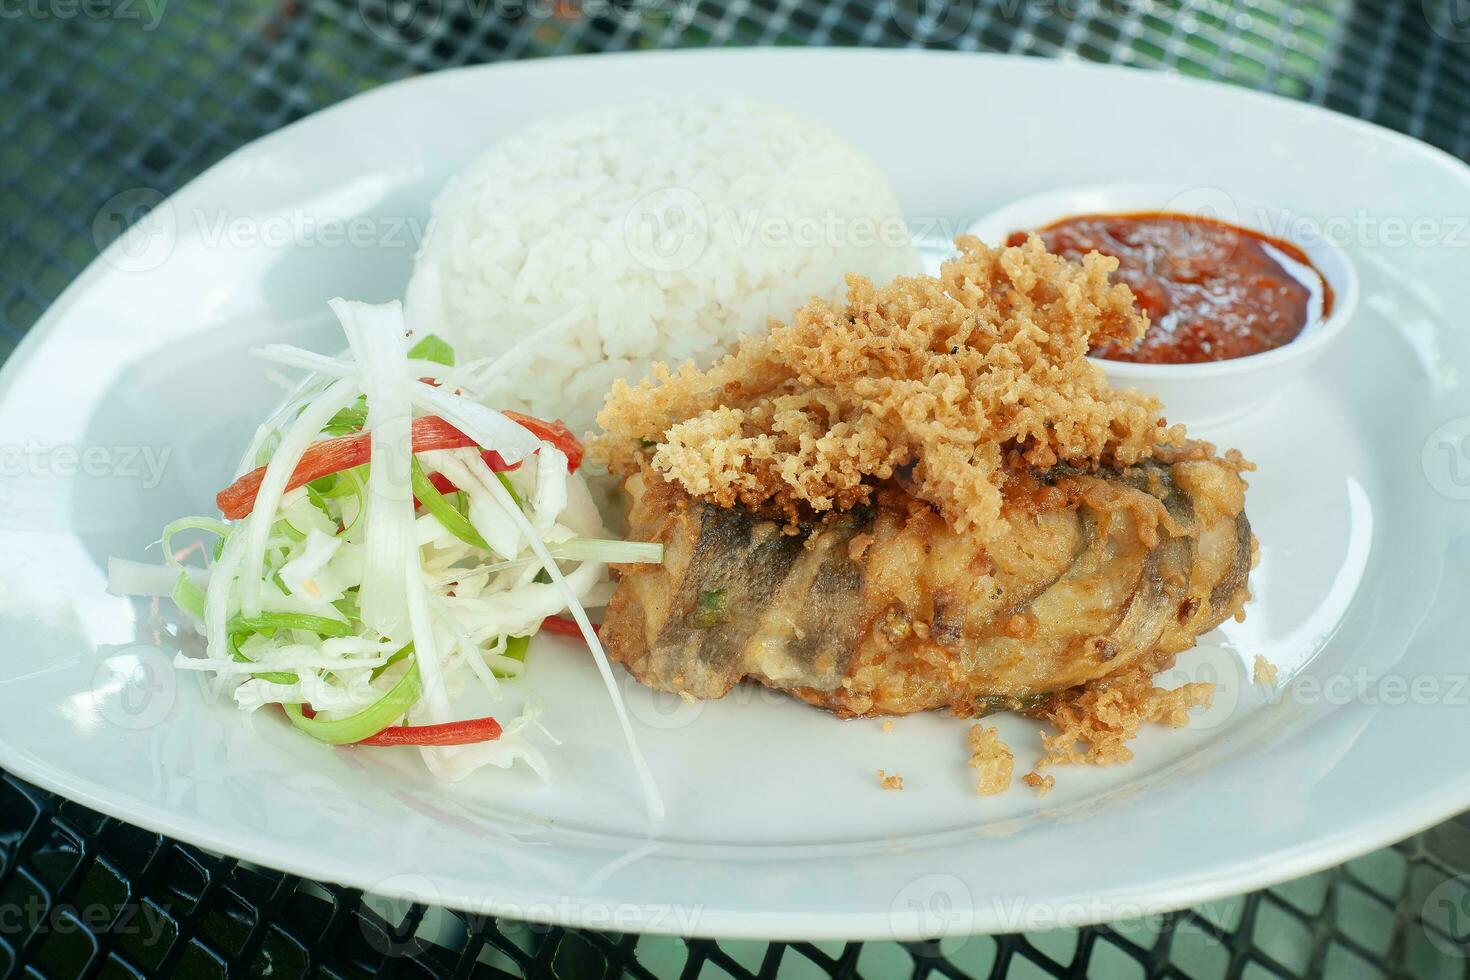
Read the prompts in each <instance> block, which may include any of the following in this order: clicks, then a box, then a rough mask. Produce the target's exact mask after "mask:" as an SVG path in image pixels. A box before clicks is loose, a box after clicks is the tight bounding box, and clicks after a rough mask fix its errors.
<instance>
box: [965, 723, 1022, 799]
mask: <svg viewBox="0 0 1470 980" xmlns="http://www.w3.org/2000/svg"><path fill="white" fill-rule="evenodd" d="M965 739H966V741H968V742H969V743H970V768H971V769H979V770H980V778H979V780H978V781H977V782H976V783H975V792H977V793H979V794H980V795H981V796H994V795H995V794H997V793H1004V792H1005V791H1006V790H1008V789H1010V788H1011V771H1012V769H1013V767H1014V766H1015V763H1016V757H1015V755H1014V754H1013V753H1012V752H1011V749H1010V746H1008V745H1006V743H1004V742H1002V741H1001V740H1000V729H998V728H986V727H985V726H984V725H971V726H970V730H969V731H968V732H966V733H965Z"/></svg>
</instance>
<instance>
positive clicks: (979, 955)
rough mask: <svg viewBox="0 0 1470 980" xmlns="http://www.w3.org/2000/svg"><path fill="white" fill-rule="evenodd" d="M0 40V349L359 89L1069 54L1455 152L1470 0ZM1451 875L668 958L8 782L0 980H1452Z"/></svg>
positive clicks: (1453, 857) (1458, 864)
mask: <svg viewBox="0 0 1470 980" xmlns="http://www.w3.org/2000/svg"><path fill="white" fill-rule="evenodd" d="M0 39H3V41H0V218H3V224H0V229H3V230H0V328H3V333H4V343H5V344H6V345H7V347H6V350H7V351H8V348H9V345H13V344H14V343H15V341H16V340H18V339H19V337H20V336H21V335H22V334H23V333H24V332H25V330H26V329H27V328H28V327H30V326H31V324H33V323H34V322H35V320H36V319H37V317H39V316H40V314H41V312H42V311H43V310H44V309H45V307H46V305H47V304H48V303H49V302H50V301H51V300H52V299H54V298H55V297H56V295H57V294H58V293H59V292H60V291H61V290H62V288H63V287H65V285H66V284H67V283H68V282H69V281H70V280H71V279H72V278H73V277H74V276H75V275H76V274H77V273H78V272H79V271H81V269H82V267H83V266H85V265H86V263H87V262H88V261H89V260H90V259H91V258H92V257H93V256H94V255H95V254H96V253H97V251H98V249H99V248H100V247H101V246H103V245H105V244H106V243H107V241H108V240H109V238H110V237H111V236H112V235H114V234H116V233H117V232H118V231H119V230H120V228H121V227H123V226H125V223H126V222H128V221H130V220H133V219H135V218H136V217H138V215H136V214H130V213H127V208H129V207H132V204H130V203H129V202H137V201H146V200H156V197H155V196H154V195H155V194H157V193H163V194H167V193H168V192H170V191H172V190H174V189H176V188H177V187H179V186H180V185H181V184H183V183H184V182H185V181H187V180H188V179H189V178H191V177H193V176H194V175H195V174H197V173H199V171H201V170H202V169H204V168H205V167H207V166H208V165H209V164H211V163H213V162H214V161H215V160H217V159H219V158H220V157H221V156H223V155H224V154H225V153H227V152H229V151H230V150H232V149H234V148H235V147H237V146H239V145H241V144H243V143H245V142H247V141H249V140H251V139H254V138H256V137H258V136H260V135H262V134H264V133H268V132H270V131H271V130H273V129H276V128H278V127H280V126H281V125H283V124H285V123H287V122H290V121H292V120H294V119H297V118H300V117H301V116H303V115H305V114H307V113H309V112H311V111H313V110H315V109H319V108H321V107H323V106H326V105H329V104H331V103H333V102H335V101H337V100H339V99H341V98H343V97H345V96H347V95H350V94H352V93H354V92H357V91H361V90H363V89H367V88H370V87H372V86H374V85H377V84H380V83H382V82H385V81H389V80H392V79H396V78H402V77H404V76H407V75H411V74H415V73H419V72H425V71H431V70H434V69H437V68H443V67H447V66H452V65H461V64H469V63H475V62H482V61H494V60H501V59H507V58H528V57H538V56H543V55H552V54H583V53H590V52H596V51H610V50H628V49H640V48H659V47H691V46H705V45H721V44H744V45H748V44H783V45H802V44H807V45H822V44H833V45H886V46H901V45H908V46H912V45H920V44H922V45H930V46H937V47H952V48H960V49H965V50H986V51H1009V52H1014V53H1020V54H1030V55H1044V56H1056V57H1069V58H1086V59H1089V60H1095V61H1111V62H1121V63H1125V64H1132V65H1138V66H1142V67H1150V68H1159V69H1164V70H1169V71H1176V72H1180V73H1184V74H1190V75H1199V76H1204V77H1210V78H1217V79H1224V80H1226V81H1229V82H1233V83H1236V84H1240V85H1245V86H1250V87H1253V88H1259V89H1264V90H1267V91H1272V92H1277V93H1280V94H1283V95H1287V96H1290V97H1293V98H1299V99H1304V100H1307V101H1310V102H1315V103H1318V104H1321V105H1326V106H1328V107H1330V108H1333V109H1337V110H1340V111H1343V112H1347V113H1351V114H1354V115H1358V116H1361V117H1363V118H1367V119H1371V120H1374V121H1376V122H1380V123H1383V124H1384V125H1387V126H1391V127H1393V128H1396V129H1400V130H1403V131H1406V132H1409V133H1412V134H1413V135H1415V136H1418V137H1420V138H1421V139H1425V140H1427V141H1429V142H1431V143H1434V144H1437V145H1439V146H1441V147H1444V148H1445V149H1447V150H1449V151H1450V152H1452V153H1454V154H1456V155H1458V156H1460V157H1462V158H1467V157H1470V4H1467V3H1466V2H1465V0H1402V2H1395V0H1356V2H1354V0H1312V2H1310V3H1305V4H1289V3H1284V2H1281V0H953V2H949V3H943V2H940V0H828V2H826V3H822V2H815V0H724V2H704V0H463V2H456V0H416V2H400V0H360V2H358V3H356V4H354V3H352V2H350V0H276V2H269V0H252V2H238V3H227V2H226V3H221V4H220V5H217V6H216V5H211V4H206V3H198V2H187V0H0ZM130 191H133V192H136V193H133V194H129V193H127V192H130ZM119 209H121V212H119ZM1462 871H1470V822H1461V821H1452V822H1451V823H1448V824H1446V825H1444V826H1442V827H1439V828H1436V829H1435V830H1433V831H1430V832H1428V833H1426V834H1423V835H1420V836H1419V837H1417V838H1414V839H1411V840H1409V841H1406V842H1404V843H1402V844H1399V845H1397V846H1395V847H1391V848H1387V849H1385V850H1382V851H1379V852H1377V853H1375V854H1371V855H1368V856H1366V857H1364V858H1361V859H1359V860H1356V861H1353V862H1350V863H1349V864H1347V865H1344V866H1343V867H1340V868H1336V869H1334V870H1332V871H1328V872H1324V873H1322V874H1318V875H1313V876H1311V877H1308V878H1304V879H1301V880H1298V881H1295V882H1291V883H1289V884H1286V885H1282V886H1280V887H1277V888H1272V889H1269V890H1267V891H1264V892H1259V893H1256V894H1252V895H1247V896H1242V897H1239V898H1235V899H1231V900H1228V901H1222V902H1218V903H1214V904H1212V905H1209V906H1205V907H1202V908H1199V909H1194V910H1190V911H1186V912H1181V913H1178V914H1175V915H1169V916H1156V917H1150V918H1145V919H1138V920H1129V921H1121V922H1115V923H1113V924H1111V925H1109V926H1106V927H1099V928H1094V929H1085V930H1069V929H1061V930H1052V931H1048V932H1042V933H1028V934H1026V935H1013V936H1002V937H971V938H952V939H949V940H946V941H944V942H942V943H938V944H924V943H907V944H895V943H867V944H858V943H853V944H846V945H844V944H841V943H835V944H834V943H816V944H806V943H792V944H766V943H758V942H722V943H713V942H705V941H692V942H683V941H680V940H671V939H661V938H640V937H637V936H619V935H608V934H599V933H585V932H568V931H565V930H561V929H554V928H546V927H539V926H529V925H526V924H524V923H514V922H505V921H498V922H497V921H493V920H485V919H477V918H474V917H466V916H462V915H459V914H457V913H450V912H446V911H444V910H442V909H425V908H422V907H405V906H395V905H392V904H391V903H383V902H380V901H377V900H375V899H364V897H363V896H362V895H361V894H360V893H358V892H356V891H353V890H351V889H345V888H339V887H336V886H332V885H323V884H319V883H314V882H308V881H303V880H301V879H298V878H294V877H292V876H289V875H281V874H278V873H274V872H268V871H262V870H260V869H256V868H252V867H248V866H243V865H241V864H240V863H238V862H236V861H233V860H230V859H227V858H219V857H215V856H212V855H209V854H206V853H204V852H201V851H199V850H198V849H196V848H193V847H188V846H185V845H181V844H177V843H175V842H172V841H169V840H166V839H164V838H160V837H159V836H157V835H154V834H150V833H146V832H144V831H141V830H138V829H136V828H132V827H129V826H127V825H125V824H121V823H119V822H117V821H115V820H112V819H109V818H104V817H101V816H99V815H98V814H95V813H93V812H91V811H89V810H86V809H84V808H82V807H79V806H77V805H75V804H71V803H68V802H65V801H62V800H59V799H57V798H54V797H52V796H50V795H49V794H46V793H43V792H41V791H39V790H37V789H35V788H33V787H30V786H28V785H26V784H24V783H22V782H20V781H19V780H16V779H14V778H12V777H9V776H5V775H3V774H0V975H5V974H7V973H17V974H25V973H30V974H33V975H38V976H55V977H70V976H83V975H86V976H108V977H112V976H153V975H159V976H180V977H196V976H199V977H207V976H222V975H231V976H244V975H251V976H270V977H273V978H274V977H282V978H294V977H302V976H316V975H324V976H333V977H335V976H359V975H361V976H369V975H394V976H489V977H504V976H526V977H544V976H557V977H563V978H573V977H584V976H606V977H617V976H621V975H625V974H626V975H628V976H632V977H639V978H648V977H695V976H699V977H720V976H733V977H750V976H759V977H777V976H779V977H825V976H842V977H853V976H862V977H868V978H887V977H899V976H910V975H912V976H944V977H959V976H993V977H1014V978H1020V977H1038V976H1091V977H1105V978H1113V977H1119V978H1129V977H1145V976H1148V977H1154V976H1168V977H1183V976H1187V977H1201V978H1204V977H1241V976H1244V977H1270V976H1285V977H1296V976H1307V975H1324V974H1325V975H1327V976H1330V977H1371V976H1380V975H1384V976H1400V975H1407V976H1416V977H1452V976H1453V977H1465V976H1470V959H1467V956H1470V932H1467V923H1470V878H1467V877H1461V872H1462Z"/></svg>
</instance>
